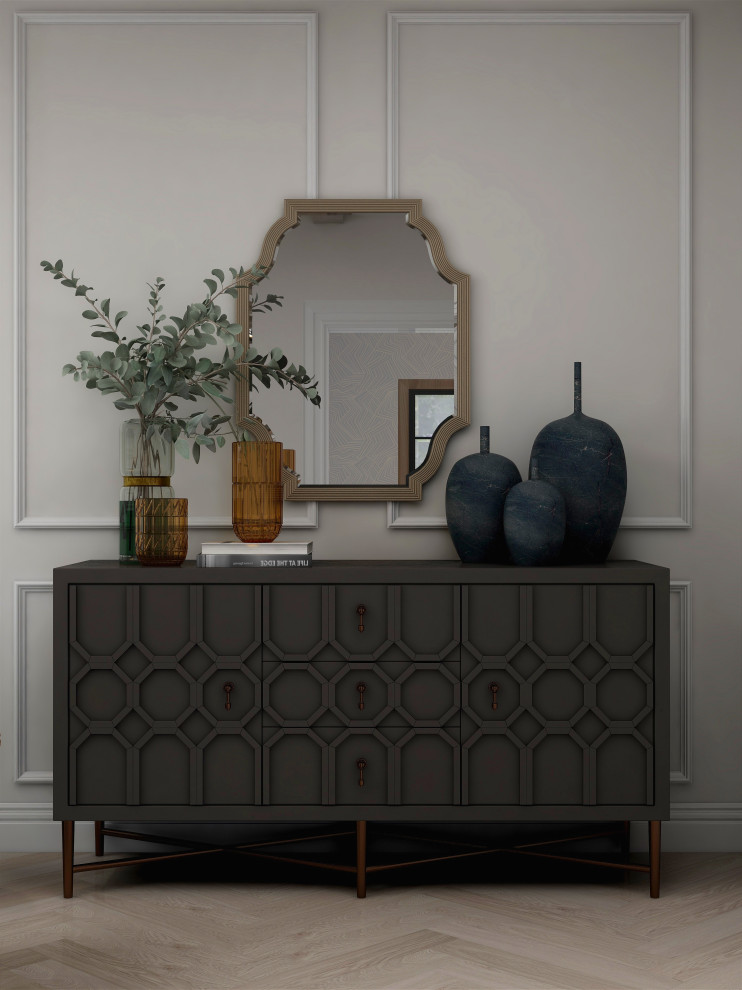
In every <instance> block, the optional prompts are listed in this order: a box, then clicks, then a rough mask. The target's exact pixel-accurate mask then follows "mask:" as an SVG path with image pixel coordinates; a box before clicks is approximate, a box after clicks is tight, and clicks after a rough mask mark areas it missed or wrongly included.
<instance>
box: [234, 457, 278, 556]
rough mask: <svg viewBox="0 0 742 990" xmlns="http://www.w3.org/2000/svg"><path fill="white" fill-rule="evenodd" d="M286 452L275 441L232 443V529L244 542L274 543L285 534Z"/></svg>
mask: <svg viewBox="0 0 742 990" xmlns="http://www.w3.org/2000/svg"><path fill="white" fill-rule="evenodd" d="M282 450H283V446H282V444H280V443H277V442H275V441H272V440H270V441H260V440H242V441H239V442H238V443H233V444H232V527H233V529H234V532H235V535H236V536H237V537H238V539H240V540H242V542H243V543H271V542H272V541H273V540H275V538H276V537H277V536H278V534H279V533H280V532H281V524H282V523H283V488H282V487H281V468H282V465H283V457H282Z"/></svg>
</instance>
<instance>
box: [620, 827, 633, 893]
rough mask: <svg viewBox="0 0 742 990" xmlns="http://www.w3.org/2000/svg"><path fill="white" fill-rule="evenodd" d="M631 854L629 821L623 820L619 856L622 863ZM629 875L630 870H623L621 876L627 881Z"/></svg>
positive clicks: (626, 860) (625, 861)
mask: <svg viewBox="0 0 742 990" xmlns="http://www.w3.org/2000/svg"><path fill="white" fill-rule="evenodd" d="M630 855H631V822H627V821H625V822H624V823H623V833H622V835H621V856H622V858H623V861H624V863H628V861H629V856H630ZM629 877H630V871H629V870H624V871H623V878H624V880H625V881H628V880H629Z"/></svg>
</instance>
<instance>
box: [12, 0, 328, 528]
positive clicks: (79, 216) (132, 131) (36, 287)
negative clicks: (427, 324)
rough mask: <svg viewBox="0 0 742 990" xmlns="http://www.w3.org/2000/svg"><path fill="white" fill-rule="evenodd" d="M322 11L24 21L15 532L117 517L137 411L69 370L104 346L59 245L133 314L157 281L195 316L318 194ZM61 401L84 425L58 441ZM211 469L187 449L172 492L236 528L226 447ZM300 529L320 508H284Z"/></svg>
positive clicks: (19, 100) (95, 524) (101, 290)
mask: <svg viewBox="0 0 742 990" xmlns="http://www.w3.org/2000/svg"><path fill="white" fill-rule="evenodd" d="M316 22H317V15H316V14H314V13H311V12H306V13H235V14H223V13H213V14H210V13H173V14H149V13H86V14H82V13H66V12H59V13H24V14H17V15H16V21H15V28H16V87H15V201H16V215H15V253H16V262H17V263H16V271H15V291H16V306H15V323H16V354H15V359H16V368H15V377H16V444H15V467H14V470H15V486H14V487H15V511H14V520H15V525H16V526H17V527H21V528H33V529H69V528H72V529H112V528H115V527H116V526H117V525H118V522H117V519H116V516H115V513H114V512H112V511H111V508H112V506H114V505H115V503H116V496H117V491H116V489H117V485H118V484H119V483H120V482H119V481H118V474H119V472H118V463H117V462H118V453H117V440H116V436H117V433H116V431H117V429H118V425H119V423H120V420H121V413H119V412H117V411H116V410H115V409H114V408H113V404H112V402H111V401H110V399H105V400H103V399H101V398H100V397H98V396H90V395H86V394H84V392H85V389H84V388H83V387H81V386H80V385H79V384H75V383H73V382H72V380H71V379H70V378H65V379H62V377H61V367H62V365H63V364H64V363H67V362H70V361H73V360H74V358H75V355H76V354H77V352H78V351H79V350H81V349H84V348H90V347H91V346H93V345H94V343H95V342H92V343H91V341H90V339H89V330H90V327H89V325H88V324H87V323H86V321H85V320H83V319H82V318H81V317H80V315H79V314H80V309H81V308H82V307H80V305H79V303H80V300H79V299H75V298H74V296H73V293H72V292H71V291H70V290H68V289H65V288H60V287H59V286H55V285H52V280H51V278H50V277H49V275H48V274H46V273H44V272H42V271H41V269H40V267H39V262H40V261H41V260H42V259H47V260H51V261H52V262H54V261H55V260H56V259H57V258H59V257H62V258H63V259H64V261H65V263H66V266H67V268H68V269H72V268H74V269H75V273H76V274H78V275H79V276H81V277H82V278H83V279H84V281H85V283H86V284H91V283H92V285H93V286H94V287H95V290H94V295H95V296H97V298H99V299H103V298H105V297H106V296H109V295H110V296H111V305H112V306H113V307H115V310H116V311H118V310H121V309H126V310H129V311H131V315H130V316H129V321H131V325H132V326H133V324H134V323H136V322H142V321H144V320H145V317H146V311H145V304H146V298H147V293H148V289H147V285H146V284H147V282H151V281H152V280H153V279H154V278H155V277H156V276H157V275H161V276H162V277H163V278H164V279H165V282H166V283H167V289H166V293H165V299H164V303H165V311H166V312H167V313H168V314H170V313H174V314H175V315H179V314H180V313H182V311H183V309H184V307H185V305H186V304H187V303H188V302H190V301H192V300H194V299H199V298H201V296H202V294H203V293H204V291H205V290H204V288H203V284H202V279H203V278H204V277H206V276H209V275H210V273H211V269H212V268H213V267H215V266H216V267H220V268H223V269H225V270H226V269H227V268H228V267H229V266H232V267H239V266H240V265H241V264H242V265H245V266H248V265H251V264H252V263H253V262H254V261H255V259H256V258H257V256H258V253H259V250H260V244H261V242H262V238H263V234H264V233H265V231H266V230H267V228H268V227H269V226H270V224H271V223H272V222H273V221H274V220H275V219H276V216H277V214H278V213H279V212H280V206H281V204H282V200H283V198H284V197H285V196H310V197H311V196H316V195H317V44H316V38H317V29H316ZM132 52H136V67H134V65H133V64H132V61H131V59H132ZM276 66H280V72H276ZM60 80H63V81H64V85H61V83H60ZM268 93H269V94H270V98H267V96H268ZM52 254H53V255H54V257H53V258H52V257H51V255H52ZM163 257H167V258H169V259H171V262H170V268H169V270H167V271H165V270H163V269H162V261H161V259H162V258H163ZM227 303H228V304H229V305H231V304H232V303H231V300H229V299H227ZM112 311H113V310H112ZM124 326H126V323H124V324H122V328H123V327H124ZM124 332H126V331H124ZM256 344H258V345H259V344H260V341H256ZM266 346H268V347H269V346H270V342H269V341H266ZM295 360H296V361H297V362H299V361H300V360H301V358H300V357H296V359H295ZM41 394H43V395H44V396H45V402H44V405H43V406H42V405H40V404H39V403H37V402H35V401H34V398H35V397H36V396H38V395H41ZM255 406H256V412H258V414H259V401H256V403H255ZM51 408H53V409H55V411H56V415H57V416H59V417H60V418H61V419H63V420H65V421H70V420H76V421H78V422H79V423H81V424H83V425H82V426H81V428H80V429H79V430H74V431H69V432H68V433H66V434H65V435H64V438H63V442H60V436H59V433H58V430H57V429H54V428H53V426H52V424H51V423H50V422H49V414H48V411H47V410H49V409H51ZM204 461H205V463H204V464H202V465H201V466H200V467H196V466H195V465H194V464H193V462H192V461H184V460H182V459H180V458H178V462H177V465H176V476H175V479H174V484H175V486H176V489H177V490H178V492H179V493H181V494H186V493H187V495H188V497H189V499H190V513H191V525H192V526H197V527H199V526H200V527H208V528H214V527H228V526H231V523H230V511H229V509H230V502H229V499H230V459H229V449H228V447H227V448H226V449H225V450H223V451H220V452H219V453H218V454H217V455H214V456H210V457H208V458H204ZM61 472H64V475H65V484H64V486H63V487H60V486H59V484H58V480H59V477H60V473H61ZM286 525H287V528H292V527H297V526H299V527H301V528H314V527H316V525H317V511H316V506H313V505H312V504H303V505H299V506H297V507H296V508H295V507H294V506H289V507H287V511H286Z"/></svg>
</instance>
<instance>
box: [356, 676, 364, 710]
mask: <svg viewBox="0 0 742 990" xmlns="http://www.w3.org/2000/svg"><path fill="white" fill-rule="evenodd" d="M365 690H366V685H365V684H364V683H363V681H359V682H358V684H356V691H358V707H359V708H360V710H361V711H363V709H364V708H365V707H366V706H365V705H364V703H363V693H364V691H365Z"/></svg>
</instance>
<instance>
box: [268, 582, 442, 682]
mask: <svg viewBox="0 0 742 990" xmlns="http://www.w3.org/2000/svg"><path fill="white" fill-rule="evenodd" d="M459 607H460V606H459V589H458V587H455V586H452V585H402V586H400V585H390V586H384V585H356V584H345V585H299V586H296V585H294V586H289V585H268V586H266V587H265V589H264V591H263V635H264V642H265V653H264V655H265V657H266V659H271V658H273V659H275V660H279V661H282V662H284V663H290V662H306V661H313V662H315V661H323V660H345V661H349V662H354V661H371V660H373V661H374V662H375V663H377V664H379V665H381V666H382V667H383V665H384V664H387V663H399V662H401V661H407V662H409V661H411V660H418V661H427V662H436V661H440V660H458V659H459Z"/></svg>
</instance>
